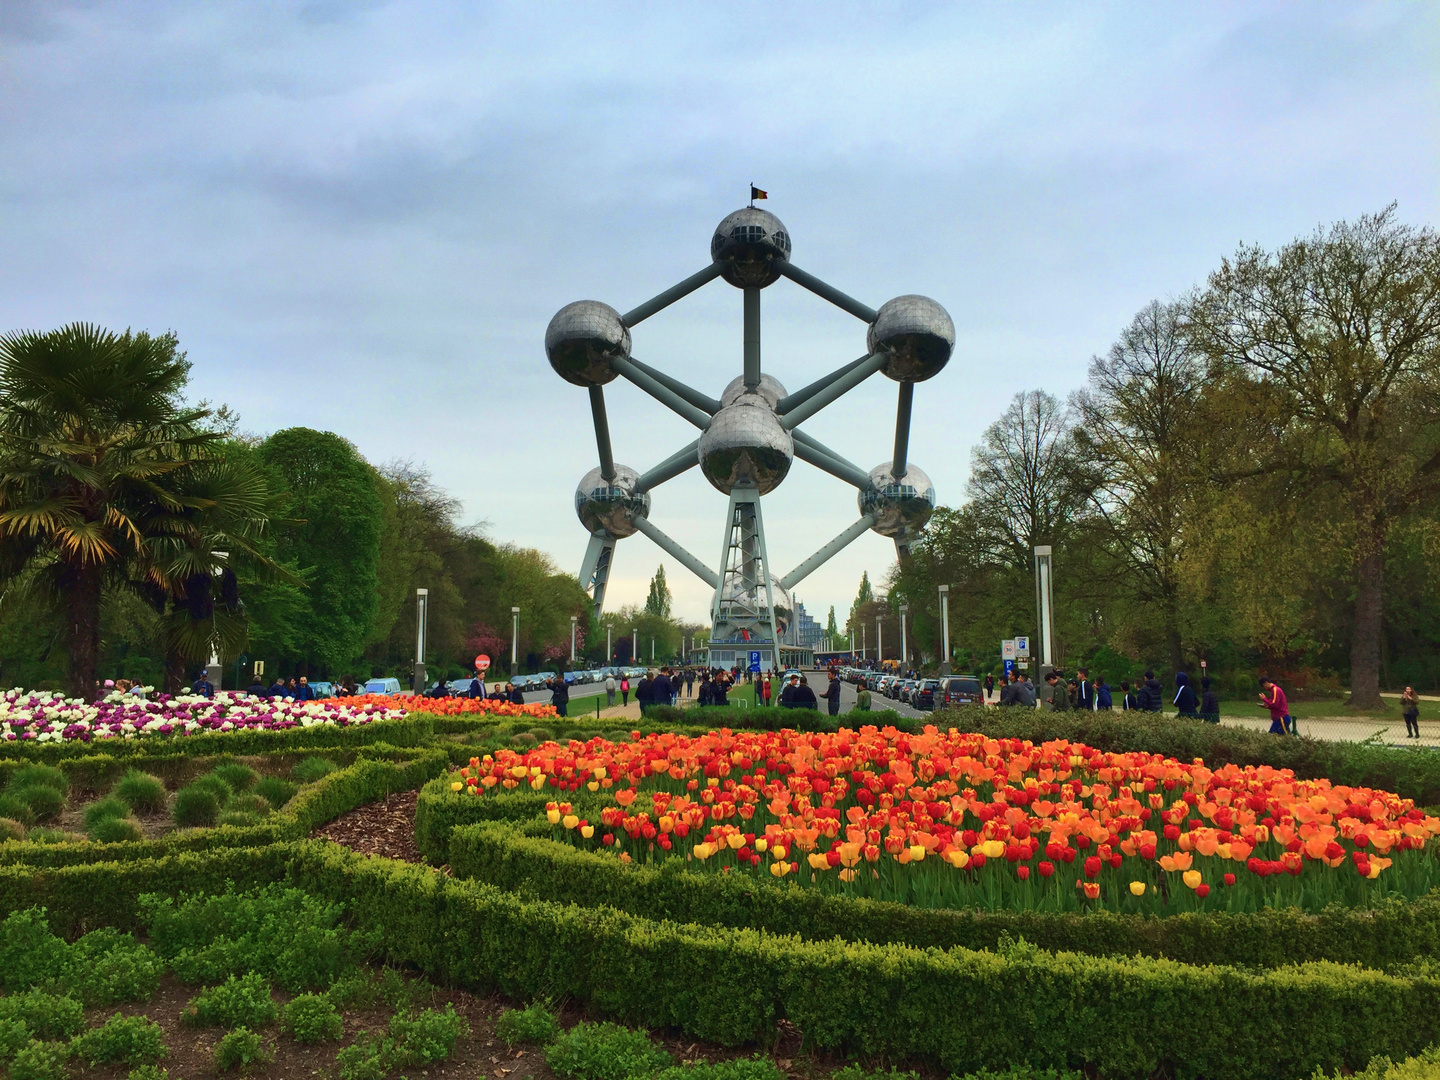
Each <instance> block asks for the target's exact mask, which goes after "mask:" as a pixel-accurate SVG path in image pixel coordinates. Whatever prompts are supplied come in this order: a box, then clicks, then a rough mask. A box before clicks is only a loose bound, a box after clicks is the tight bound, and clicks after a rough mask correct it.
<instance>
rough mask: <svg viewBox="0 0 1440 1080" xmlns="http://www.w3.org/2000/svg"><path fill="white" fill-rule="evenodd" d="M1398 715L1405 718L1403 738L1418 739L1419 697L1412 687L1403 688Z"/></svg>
mask: <svg viewBox="0 0 1440 1080" xmlns="http://www.w3.org/2000/svg"><path fill="white" fill-rule="evenodd" d="M1400 715H1402V716H1403V717H1405V737H1406V738H1407V739H1418V738H1420V695H1419V694H1417V693H1415V688H1414V687H1413V686H1407V687H1405V692H1404V693H1403V694H1401V695H1400Z"/></svg>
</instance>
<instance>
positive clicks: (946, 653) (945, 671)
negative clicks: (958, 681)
mask: <svg viewBox="0 0 1440 1080" xmlns="http://www.w3.org/2000/svg"><path fill="white" fill-rule="evenodd" d="M940 674H941V675H949V674H950V586H949V585H941V586H940Z"/></svg>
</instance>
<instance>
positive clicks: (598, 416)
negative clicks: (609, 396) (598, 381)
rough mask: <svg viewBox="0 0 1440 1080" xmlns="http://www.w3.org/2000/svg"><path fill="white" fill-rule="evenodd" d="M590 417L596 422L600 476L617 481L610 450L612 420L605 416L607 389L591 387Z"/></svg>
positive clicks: (596, 445)
mask: <svg viewBox="0 0 1440 1080" xmlns="http://www.w3.org/2000/svg"><path fill="white" fill-rule="evenodd" d="M590 415H591V417H592V418H594V420H595V449H596V450H598V451H599V452H600V475H601V476H603V477H604V478H605V479H606V480H612V481H613V480H614V479H615V455H614V454H613V453H612V452H611V450H610V420H609V418H608V417H607V416H606V415H605V388H604V387H603V386H592V387H590Z"/></svg>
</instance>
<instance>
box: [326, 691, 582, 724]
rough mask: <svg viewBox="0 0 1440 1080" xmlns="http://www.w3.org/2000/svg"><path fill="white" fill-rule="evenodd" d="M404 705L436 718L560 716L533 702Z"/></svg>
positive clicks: (420, 701) (456, 700) (454, 700)
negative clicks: (524, 703)
mask: <svg viewBox="0 0 1440 1080" xmlns="http://www.w3.org/2000/svg"><path fill="white" fill-rule="evenodd" d="M345 700H346V701H371V700H390V701H394V700H395V699H394V698H389V699H385V698H383V697H382V696H381V695H378V694H372V695H366V696H365V697H360V698H346V699H345ZM401 700H402V701H404V702H405V703H406V705H407V706H408V707H409V708H410V709H411V711H413V712H427V713H431V714H433V715H435V716H473V715H487V716H530V717H536V718H538V719H550V720H553V719H555V718H556V717H558V716H559V715H560V714H559V713H557V712H556V711H555V706H554V705H543V704H541V703H540V702H538V701H537V702H532V703H530V704H528V705H516V704H513V703H512V702H509V701H492V700H491V699H490V698H463V697H448V698H416V697H408V696H407V697H403V698H401Z"/></svg>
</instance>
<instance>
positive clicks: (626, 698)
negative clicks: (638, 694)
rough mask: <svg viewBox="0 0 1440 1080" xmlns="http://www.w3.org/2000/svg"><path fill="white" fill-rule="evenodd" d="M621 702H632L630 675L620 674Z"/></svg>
mask: <svg viewBox="0 0 1440 1080" xmlns="http://www.w3.org/2000/svg"><path fill="white" fill-rule="evenodd" d="M620 704H621V705H629V704H630V676H629V675H621V676H620Z"/></svg>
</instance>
